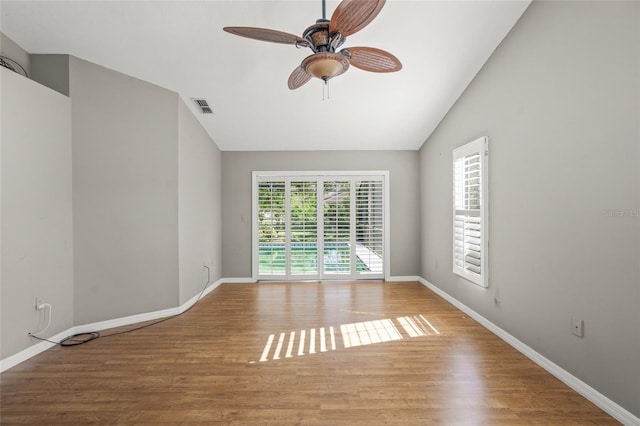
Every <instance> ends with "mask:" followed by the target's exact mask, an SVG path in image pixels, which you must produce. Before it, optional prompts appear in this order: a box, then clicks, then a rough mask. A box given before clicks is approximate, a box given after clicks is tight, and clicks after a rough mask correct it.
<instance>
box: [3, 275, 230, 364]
mask: <svg viewBox="0 0 640 426" xmlns="http://www.w3.org/2000/svg"><path fill="white" fill-rule="evenodd" d="M224 282H228V281H227V280H225V279H219V280H218V281H216V282H214V283H213V284H209V286H207V288H206V289H205V290H204V291H203V292H202V297H204V296H206V295H207V294H209V293H211V292H212V291H213V290H214V289H215V288H216V287H218V286H219V285H220V284H222V283H224ZM199 298H200V293H198V294H196V295H195V296H193V297H192V298H191V299H189V300H188V301H187V302H185V303H183V304H182V305H180V306H177V307H175V308H169V309H163V310H160V311H153V312H147V313H144V314H137V315H131V316H128V317H123V318H116V319H112V320H107V321H99V322H94V323H91V324H84V325H76V326H74V327H71V328H70V329H68V330H65V331H63V332H60V333H58V334H56V335H55V336H51V337H49V338H48V339H47V340H50V341H52V342H60V341H62V340H63V339H65V338H66V337H68V336H72V335H74V334H78V333H89V332H92V331H100V330H106V329H108V328H115V327H122V326H124V325H131V324H136V323H139V322H145V321H151V320H155V319H160V318H165V317H170V316H173V315H179V314H181V313H183V312H185V311H186V310H187V309H189V308H191V306H193V305H194V304H195V303H196V302H197V301H198V300H199ZM53 346H55V344H54V343H50V342H45V341H40V342H38V343H36V344H34V345H33V346H29V347H28V348H27V349H24V350H22V351H20V352H18V353H16V354H15V355H11V356H10V357H7V358H5V359H3V360H0V373H1V372H4V371H6V370H8V369H10V368H11V367H14V366H16V365H18V364H20V363H21V362H23V361H26V360H28V359H29V358H31V357H33V356H36V355H38V354H39V353H41V352H44V351H46V350H47V349H49V348H51V347H53Z"/></svg>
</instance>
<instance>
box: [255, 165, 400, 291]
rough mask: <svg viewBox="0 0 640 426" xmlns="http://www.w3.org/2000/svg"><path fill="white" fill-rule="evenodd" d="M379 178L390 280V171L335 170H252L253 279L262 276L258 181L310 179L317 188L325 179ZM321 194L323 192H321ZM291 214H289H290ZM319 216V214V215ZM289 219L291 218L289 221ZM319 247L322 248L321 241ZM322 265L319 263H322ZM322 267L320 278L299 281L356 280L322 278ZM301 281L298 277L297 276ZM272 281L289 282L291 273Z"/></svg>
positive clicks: (386, 271)
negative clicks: (315, 181) (316, 184)
mask: <svg viewBox="0 0 640 426" xmlns="http://www.w3.org/2000/svg"><path fill="white" fill-rule="evenodd" d="M374 176H375V177H378V178H380V177H381V178H382V182H383V204H384V205H383V214H384V218H383V226H384V229H383V247H384V253H383V266H382V269H383V278H384V279H385V280H387V281H388V280H389V277H390V259H391V254H390V246H391V244H390V236H389V234H390V232H389V231H390V222H391V221H390V214H389V212H390V203H389V199H390V194H389V192H390V191H389V171H388V170H355V171H353V170H349V171H347V170H332V171H252V172H251V274H252V279H253V280H255V281H258V279H259V274H258V266H259V246H258V226H257V224H258V193H259V191H258V190H257V188H258V181H259V180H263V179H264V178H267V179H268V178H274V179H277V178H282V179H283V180H284V181H285V182H291V181H295V180H296V178H299V179H301V180H309V179H310V178H314V179H316V180H317V181H318V186H320V184H324V181H325V180H340V178H341V177H342V178H347V179H352V178H359V177H361V178H363V179H367V178H370V177H374ZM318 193H319V194H320V193H321V191H318ZM321 207H322V206H321V205H320V204H318V210H320V209H321ZM287 214H288V212H287ZM319 216H320V215H319ZM287 220H288V219H287ZM320 226H321V224H319V227H320ZM318 243H319V246H320V242H318ZM319 263H320V262H319ZM322 269H323V267H322V265H320V264H319V265H318V276H317V277H310V278H303V277H299V279H302V280H304V279H309V280H318V279H326V280H331V279H353V277H352V276H351V275H350V276H349V277H348V278H347V277H342V278H341V277H339V276H330V277H324V276H323V270H322ZM296 278H298V277H296ZM268 279H272V278H268ZM273 279H280V280H288V279H289V276H288V273H285V275H283V276H281V277H274V278H273ZM357 279H371V277H369V278H368V277H367V276H366V274H363V275H362V276H361V277H359V278H357Z"/></svg>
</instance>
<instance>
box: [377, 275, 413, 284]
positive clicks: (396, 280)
mask: <svg viewBox="0 0 640 426" xmlns="http://www.w3.org/2000/svg"><path fill="white" fill-rule="evenodd" d="M385 281H386V282H389V283H399V282H416V281H420V277H417V276H406V277H402V276H397V277H388V278H386V279H385Z"/></svg>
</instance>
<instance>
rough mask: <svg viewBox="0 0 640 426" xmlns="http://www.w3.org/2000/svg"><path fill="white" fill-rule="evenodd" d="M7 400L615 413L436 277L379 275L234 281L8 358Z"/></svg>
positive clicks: (49, 415) (572, 419)
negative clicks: (497, 332)
mask: <svg viewBox="0 0 640 426" xmlns="http://www.w3.org/2000/svg"><path fill="white" fill-rule="evenodd" d="M129 328H131V327H129ZM121 329H126V328H121ZM121 329H117V330H121ZM107 333H108V332H106V331H105V332H103V334H107ZM292 333H293V334H292ZM303 334H304V340H303V337H302V336H303ZM269 341H271V345H268V344H267V343H268V342H269ZM301 341H302V344H301V343H300V342H301ZM311 342H313V343H311ZM334 342H335V343H334ZM1 409H2V411H1V416H2V417H1V420H2V424H3V425H4V424H7V425H9V424H38V425H52V424H65V425H72V424H80V425H85V424H91V423H94V424H115V423H117V424H171V425H176V424H194V423H200V424H225V425H293V424H301V425H332V426H333V425H350V426H351V425H367V426H369V425H383V424H387V425H412V424H415V425H432V424H433V425H467V424H468V425H534V424H536V425H552V424H557V425H606V424H617V423H616V422H615V421H614V420H613V419H612V418H611V417H609V416H608V415H606V414H605V413H604V412H602V411H601V410H600V409H598V408H597V407H596V406H594V405H593V404H592V403H590V402H588V401H587V400H585V399H584V398H582V397H581V396H580V395H578V394H577V393H576V392H574V391H573V390H571V389H569V388H568V387H567V386H565V385H564V384H562V383H561V382H560V381H558V380H557V379H555V378H554V377H553V376H551V375H550V374H548V373H547V372H545V371H544V370H543V369H542V368H540V367H538V366H537V365H535V364H534V363H533V362H532V361H530V360H528V359H527V358H525V357H524V356H523V355H521V354H520V353H519V352H517V351H516V350H514V349H512V348H511V347H510V346H508V345H507V344H506V343H504V342H503V341H502V340H500V339H499V338H497V337H496V336H494V335H493V334H491V333H490V332H488V331H487V330H485V329H484V328H482V327H481V326H480V325H478V324H477V323H475V322H474V321H473V320H472V319H470V318H468V317H467V316H465V315H464V314H463V313H462V312H460V311H459V310H457V309H455V308H454V307H452V306H451V305H449V304H448V303H447V302H445V301H444V300H442V299H441V298H439V297H438V296H436V295H435V294H434V293H432V292H431V291H429V290H428V289H426V288H425V287H424V286H422V285H420V284H419V283H392V284H388V283H381V282H357V283H335V282H331V283H328V282H325V283H296V284H292V283H289V284H286V283H268V284H266V283H263V284H242V285H240V284H223V285H222V286H220V287H219V288H217V289H216V290H214V291H213V292H212V293H211V294H209V295H208V296H207V297H205V298H203V300H201V301H200V302H199V303H198V304H197V305H196V306H195V307H194V308H193V309H192V310H191V311H189V312H187V313H186V314H184V315H182V316H180V317H178V318H174V319H172V320H169V321H166V322H163V323H161V324H158V325H155V326H152V327H149V328H146V329H143V330H139V331H136V332H133V333H129V334H123V335H120V336H113V337H108V338H102V339H98V340H95V341H92V342H89V343H87V344H84V345H81V346H77V347H70V348H61V347H56V348H52V349H51V350H49V351H47V352H44V353H42V354H40V355H38V356H36V357H34V358H32V359H30V360H28V361H26V362H24V363H22V364H20V365H18V366H16V367H14V368H12V369H10V370H8V371H7V372H5V373H3V374H2V376H1Z"/></svg>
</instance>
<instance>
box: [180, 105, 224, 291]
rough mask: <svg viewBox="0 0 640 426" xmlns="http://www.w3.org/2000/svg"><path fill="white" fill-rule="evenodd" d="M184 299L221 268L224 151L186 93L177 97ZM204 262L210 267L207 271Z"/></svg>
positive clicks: (211, 280) (216, 274)
mask: <svg viewBox="0 0 640 426" xmlns="http://www.w3.org/2000/svg"><path fill="white" fill-rule="evenodd" d="M178 102H179V105H178V177H179V179H178V217H179V240H180V246H179V253H180V262H179V267H180V304H183V303H185V302H186V301H188V300H189V299H190V298H191V297H193V295H195V294H198V293H200V292H201V291H202V289H203V288H204V285H205V284H206V282H207V278H209V279H210V282H212V283H213V282H215V281H216V280H217V279H219V278H220V276H221V275H220V274H221V272H222V268H221V263H222V254H221V249H220V247H221V240H222V238H221V232H222V226H221V221H222V212H221V208H220V197H221V192H222V188H221V185H222V183H221V181H222V179H221V171H222V168H221V154H220V150H219V149H218V147H217V146H216V144H215V143H214V142H213V141H212V140H211V138H210V137H209V135H208V134H207V133H206V132H205V130H204V129H203V127H202V126H201V125H200V123H199V122H198V120H196V118H195V117H194V116H193V114H192V113H191V111H189V109H188V108H187V106H186V105H185V103H184V102H183V101H182V99H179V100H178ZM204 266H207V267H209V268H210V274H208V273H207V271H206V269H205V268H204Z"/></svg>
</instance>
